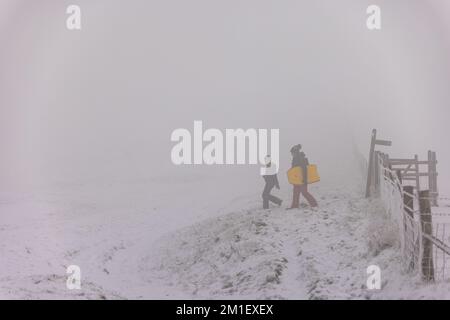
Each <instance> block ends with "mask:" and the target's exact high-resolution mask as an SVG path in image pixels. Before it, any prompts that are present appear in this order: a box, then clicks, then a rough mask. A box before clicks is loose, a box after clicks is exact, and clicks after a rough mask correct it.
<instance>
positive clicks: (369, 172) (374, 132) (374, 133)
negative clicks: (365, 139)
mask: <svg viewBox="0 0 450 320" xmlns="http://www.w3.org/2000/svg"><path fill="white" fill-rule="evenodd" d="M376 140H377V130H376V129H373V130H372V139H371V141H370V150H369V168H368V170H367V184H366V198H368V197H370V188H371V187H372V175H373V152H374V151H375V141H376Z"/></svg>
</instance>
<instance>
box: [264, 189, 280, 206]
mask: <svg viewBox="0 0 450 320" xmlns="http://www.w3.org/2000/svg"><path fill="white" fill-rule="evenodd" d="M273 187H275V185H274V184H272V183H266V185H265V186H264V191H263V193H262V198H263V208H264V209H269V202H273V203H275V204H277V205H280V204H281V202H282V200H281V199H280V198H278V197H275V196H273V195H271V194H270V191H272V189H273Z"/></svg>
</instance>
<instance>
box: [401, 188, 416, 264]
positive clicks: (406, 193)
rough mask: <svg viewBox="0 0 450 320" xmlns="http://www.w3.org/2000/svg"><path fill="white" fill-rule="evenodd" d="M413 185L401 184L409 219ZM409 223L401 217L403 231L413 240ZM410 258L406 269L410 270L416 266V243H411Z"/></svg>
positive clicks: (412, 209) (412, 210) (412, 205)
mask: <svg viewBox="0 0 450 320" xmlns="http://www.w3.org/2000/svg"><path fill="white" fill-rule="evenodd" d="M413 194H414V187H413V186H403V208H404V210H405V212H406V213H407V214H408V216H409V217H411V219H413V220H414V197H413ZM408 226H411V224H410V223H409V221H408V218H407V217H406V216H404V217H403V227H404V233H405V234H407V235H408V237H407V238H408V239H412V240H414V231H413V230H411V229H410V228H408ZM412 251H413V252H411V260H410V262H409V266H408V270H409V271H412V270H414V269H415V266H416V243H414V244H413V245H412Z"/></svg>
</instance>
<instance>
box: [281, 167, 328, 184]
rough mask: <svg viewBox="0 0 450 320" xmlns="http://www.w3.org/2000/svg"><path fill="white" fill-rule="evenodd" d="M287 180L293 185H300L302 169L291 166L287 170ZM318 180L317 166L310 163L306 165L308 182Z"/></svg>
mask: <svg viewBox="0 0 450 320" xmlns="http://www.w3.org/2000/svg"><path fill="white" fill-rule="evenodd" d="M287 176H288V181H289V183H290V184H293V185H302V184H303V183H304V182H303V170H302V168H301V167H293V168H291V169H289V170H288V172H287ZM318 181H320V177H319V173H318V172H317V166H316V165H315V164H310V165H309V166H308V184H310V183H314V182H318Z"/></svg>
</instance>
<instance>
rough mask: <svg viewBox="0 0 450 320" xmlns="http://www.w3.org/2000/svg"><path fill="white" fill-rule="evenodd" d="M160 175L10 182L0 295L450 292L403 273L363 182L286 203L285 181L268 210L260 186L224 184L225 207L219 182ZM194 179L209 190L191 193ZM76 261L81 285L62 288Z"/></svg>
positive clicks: (387, 225) (0, 231)
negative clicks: (313, 200)
mask: <svg viewBox="0 0 450 320" xmlns="http://www.w3.org/2000/svg"><path fill="white" fill-rule="evenodd" d="M161 183H162V182H161V181H146V180H143V181H134V182H128V183H124V182H120V183H105V184H103V185H99V184H96V185H90V184H87V185H85V184H72V185H61V186H59V188H58V189H57V190H59V191H57V192H55V191H47V192H45V191H41V192H39V193H26V192H22V193H18V192H15V193H11V192H8V193H7V192H3V193H2V194H1V198H0V208H1V218H2V219H1V222H0V236H1V241H0V256H1V264H0V297H1V298H14V299H16V298H35V299H55V298H62V299H130V298H131V299H169V298H180V299H202V298H205V299H209V298H212V299H219V298H225V299H231V298H233V299H254V298H256V299H265V298H273V299H386V298H387V299H390V298H450V294H449V291H450V283H442V282H441V283H438V284H435V285H424V284H422V283H421V282H420V280H419V279H418V276H417V275H410V274H406V273H404V272H403V271H402V268H401V263H400V257H399V249H398V248H399V247H398V241H397V239H396V230H395V226H394V225H393V223H392V221H391V220H390V219H388V218H387V217H386V216H385V215H384V213H383V210H382V209H381V207H380V204H379V203H378V202H377V200H366V199H364V198H363V197H362V194H361V190H362V189H361V186H360V185H359V184H352V183H349V185H353V186H352V187H343V186H342V187H327V186H326V185H321V184H318V185H314V186H312V187H311V191H312V193H313V194H314V195H315V196H316V197H317V199H318V200H319V203H320V207H319V209H310V208H308V207H307V206H304V207H302V208H301V209H295V210H285V208H286V206H287V205H288V201H289V200H290V188H283V190H282V193H281V196H282V198H283V199H285V203H284V204H283V205H282V207H281V208H276V207H273V208H272V209H270V210H262V209H261V208H260V207H261V201H260V195H259V193H257V192H247V193H242V192H241V191H240V190H236V192H235V193H233V192H232V191H229V194H227V196H228V197H229V199H232V201H226V202H224V203H223V204H222V206H220V205H218V204H219V203H220V201H219V199H224V198H225V199H226V197H224V196H223V194H221V193H219V194H218V192H217V190H215V189H214V188H213V187H212V186H213V185H214V181H203V180H201V179H199V180H193V181H189V182H186V181H184V182H177V181H169V182H168V183H170V189H171V192H170V193H167V192H164V191H160V192H159V193H158V191H156V190H167V188H154V187H152V185H154V184H156V185H161ZM209 183H211V188H209V189H210V193H209V194H205V193H204V191H205V190H206V189H208V188H205V184H206V185H207V184H209ZM199 186H202V189H201V190H202V192H203V198H200V197H197V195H196V194H195V192H194V191H192V190H196V189H199ZM187 190H190V191H189V192H186V191H187ZM215 197H216V198H215ZM149 199H152V201H149ZM180 213H182V214H180ZM175 217H176V218H175ZM72 264H75V265H79V266H80V267H81V272H82V289H81V290H68V289H67V288H66V279H67V276H66V267H67V266H68V265H72ZM372 264H375V265H378V266H380V268H381V272H382V273H381V276H382V283H383V286H382V289H381V290H378V291H377V290H372V291H369V290H367V289H366V279H367V274H366V268H367V267H368V266H369V265H372Z"/></svg>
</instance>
